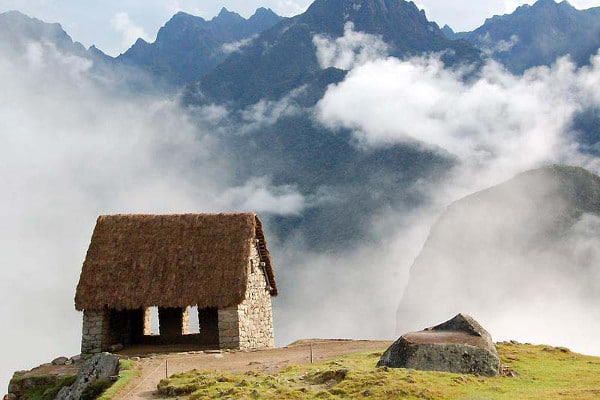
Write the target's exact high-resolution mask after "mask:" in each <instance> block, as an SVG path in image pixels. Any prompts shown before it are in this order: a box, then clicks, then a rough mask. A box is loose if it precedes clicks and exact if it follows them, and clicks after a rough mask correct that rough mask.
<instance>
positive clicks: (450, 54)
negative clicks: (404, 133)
mask: <svg viewBox="0 0 600 400" xmlns="http://www.w3.org/2000/svg"><path fill="white" fill-rule="evenodd" d="M348 22H352V23H353V26H354V30H355V31H359V32H364V33H368V34H372V35H377V36H380V37H381V38H382V39H383V40H384V41H385V42H386V43H387V44H388V45H389V53H390V55H392V56H396V57H406V56H410V55H417V54H423V53H427V52H445V53H444V54H445V55H444V58H445V60H446V61H448V62H461V61H465V62H473V61H477V60H479V57H480V54H479V52H478V51H477V50H476V49H475V48H473V47H472V46H471V45H470V44H468V43H467V42H465V41H452V40H449V39H448V38H446V37H445V36H444V34H443V33H442V32H441V30H440V29H439V27H438V26H437V25H436V24H435V23H433V22H429V21H428V20H427V18H426V16H425V13H424V12H422V11H419V9H418V8H417V7H416V6H415V4H414V3H412V2H406V1H404V0H317V1H315V2H314V3H313V4H312V5H311V6H310V7H309V8H308V10H307V11H306V12H305V13H304V14H301V15H298V16H296V17H293V18H290V19H288V20H285V21H282V22H280V23H279V24H277V25H276V26H274V27H273V28H271V29H270V30H268V31H266V32H264V33H263V34H262V35H260V36H259V37H258V38H257V39H256V40H255V41H254V42H253V43H252V44H251V45H249V46H247V47H246V48H244V49H243V50H242V51H241V52H239V53H236V54H233V55H232V56H230V57H229V58H228V59H227V60H225V61H224V62H223V64H221V65H219V66H218V67H217V68H216V69H215V70H214V71H212V72H211V73H209V74H207V75H206V76H205V77H204V78H202V79H201V80H200V81H199V82H198V83H196V84H194V85H192V86H190V87H189V90H188V93H187V97H186V99H187V102H188V103H192V104H199V103H200V104H201V103H207V102H216V103H227V104H231V105H234V106H236V107H244V106H248V105H250V104H254V103H256V102H258V101H259V100H261V99H270V100H273V99H278V98H280V97H282V96H283V95H285V94H287V93H289V92H290V91H291V90H293V89H295V88H298V87H300V86H302V85H306V84H309V85H311V84H313V85H314V83H315V82H322V83H321V84H316V85H314V86H315V88H314V89H315V90H316V91H319V89H322V88H323V87H325V86H326V85H327V84H329V83H332V82H338V81H340V80H341V79H343V77H344V76H345V74H344V73H343V72H340V71H339V70H337V71H336V70H335V69H333V68H330V69H326V70H323V69H322V68H321V66H320V65H319V62H318V59H317V55H316V48H315V45H314V44H313V38H314V36H315V35H322V36H325V37H329V38H332V39H335V38H339V37H341V36H343V35H344V27H345V26H346V24H347V23H348Z"/></svg>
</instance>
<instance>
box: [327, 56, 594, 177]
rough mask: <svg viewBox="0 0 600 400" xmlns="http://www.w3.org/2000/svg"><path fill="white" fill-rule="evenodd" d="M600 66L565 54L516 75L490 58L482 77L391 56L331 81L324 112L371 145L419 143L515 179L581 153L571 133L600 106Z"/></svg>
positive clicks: (334, 123)
mask: <svg viewBox="0 0 600 400" xmlns="http://www.w3.org/2000/svg"><path fill="white" fill-rule="evenodd" d="M599 67H600V57H596V59H595V61H594V65H593V66H591V67H589V68H583V69H581V70H576V68H575V66H574V65H573V63H571V62H570V61H569V60H568V59H561V60H559V61H558V62H557V64H556V65H555V66H553V67H552V68H546V67H541V68H537V69H532V70H529V71H527V72H526V73H525V74H524V76H523V77H515V76H513V75H511V74H510V73H508V72H507V71H505V70H504V69H503V68H502V67H500V66H499V65H498V64H495V63H489V64H488V65H487V66H485V68H484V69H483V70H482V72H481V77H480V78H479V79H476V80H465V79H464V77H463V75H462V73H461V72H460V71H451V70H448V69H445V68H444V65H443V63H442V62H441V61H439V59H437V58H418V59H412V60H410V61H400V60H397V59H394V58H389V59H385V60H379V61H375V62H370V63H367V64H365V65H363V66H361V67H358V68H356V69H354V70H353V71H351V72H350V73H349V74H348V76H347V78H346V79H345V81H344V82H342V83H340V84H338V85H335V86H332V87H330V88H329V90H328V91H327V93H326V95H325V97H324V98H323V99H322V100H321V102H320V103H319V105H318V108H317V109H318V116H319V118H320V120H321V121H322V122H324V123H325V124H327V125H328V126H330V127H345V128H350V129H353V130H354V132H355V136H356V137H357V138H358V139H359V140H360V141H361V142H362V143H363V144H364V145H366V146H381V145H386V144H390V143H398V142H407V141H419V142H423V143H426V144H428V145H432V146H436V147H439V148H442V149H444V150H446V151H448V152H449V153H451V154H453V155H456V156H458V158H459V159H460V160H461V161H462V162H464V163H465V164H467V165H470V166H472V167H473V168H478V169H480V173H482V172H483V171H482V170H481V168H487V167H489V168H490V170H494V171H496V170H502V171H504V172H505V175H504V177H505V178H508V177H510V174H514V173H516V172H519V171H523V170H525V169H527V168H531V167H534V166H537V165H540V164H543V163H547V162H551V161H560V160H561V159H568V158H571V157H574V155H575V154H576V148H574V144H573V143H572V142H571V141H570V139H569V136H568V135H567V133H568V132H567V131H568V129H569V126H570V124H571V122H572V119H573V116H574V114H575V113H576V112H577V111H579V110H581V109H582V108H583V107H584V106H585V105H590V104H593V105H597V104H600V103H598V99H597V98H596V97H597V95H595V93H596V91H595V90H594V87H595V85H596V84H597V82H598V79H600V68H599ZM588 161H589V163H590V165H588V166H591V167H593V165H594V161H593V160H588ZM501 166H502V168H498V167H501Z"/></svg>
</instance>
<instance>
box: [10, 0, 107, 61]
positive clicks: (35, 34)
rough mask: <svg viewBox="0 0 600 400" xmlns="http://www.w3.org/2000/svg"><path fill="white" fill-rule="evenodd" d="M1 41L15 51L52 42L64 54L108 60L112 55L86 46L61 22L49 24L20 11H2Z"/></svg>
mask: <svg viewBox="0 0 600 400" xmlns="http://www.w3.org/2000/svg"><path fill="white" fill-rule="evenodd" d="M0 43H1V44H2V45H4V46H7V47H8V48H10V49H11V50H13V51H17V52H24V51H26V49H27V46H28V45H29V44H31V43H40V44H50V45H52V46H54V47H55V48H56V49H57V50H58V51H60V52H61V53H63V54H71V55H76V56H79V57H84V58H92V59H97V60H106V59H109V58H110V57H109V56H107V55H106V54H104V53H103V52H102V51H100V50H98V49H97V48H96V47H95V46H92V47H90V48H89V49H87V50H86V48H85V47H84V46H83V45H82V44H81V43H79V42H74V41H73V39H71V37H70V36H69V35H68V34H67V32H65V31H64V30H63V28H62V26H61V25H60V24H57V23H54V24H49V23H46V22H44V21H41V20H39V19H37V18H31V17H28V16H27V15H25V14H23V13H21V12H19V11H7V12H4V13H0Z"/></svg>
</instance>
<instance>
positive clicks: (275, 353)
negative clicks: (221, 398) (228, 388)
mask: <svg viewBox="0 0 600 400" xmlns="http://www.w3.org/2000/svg"><path fill="white" fill-rule="evenodd" d="M391 343H392V342H389V341H369V340H306V341H301V342H298V343H295V344H293V345H290V346H287V347H283V348H278V349H270V350H259V351H251V352H222V353H198V354H187V353H178V354H168V355H157V356H153V357H150V358H142V359H141V361H140V362H139V367H140V370H141V372H142V375H141V377H140V378H138V379H136V380H134V381H133V382H131V384H129V385H128V386H127V387H125V388H124V389H123V391H122V392H121V393H122V397H121V396H120V397H119V398H121V399H127V400H133V399H156V398H158V396H157V395H156V385H157V384H158V382H160V380H161V379H163V378H164V377H165V374H166V373H168V374H169V375H172V374H175V373H179V372H184V371H189V370H192V369H208V370H219V371H226V372H233V373H236V372H246V371H250V370H259V371H263V372H267V373H274V372H277V371H279V370H281V369H283V368H285V367H286V366H288V365H292V364H295V365H298V364H307V363H310V348H311V344H312V351H313V359H314V361H315V362H317V361H323V360H327V359H331V358H336V357H340V356H343V355H347V354H352V353H360V352H365V351H377V350H384V349H385V348H387V347H388V346H389V345H390V344H391Z"/></svg>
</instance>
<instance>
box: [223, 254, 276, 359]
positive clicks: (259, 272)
mask: <svg viewBox="0 0 600 400" xmlns="http://www.w3.org/2000/svg"><path fill="white" fill-rule="evenodd" d="M247 268H248V271H247V272H248V286H247V289H246V296H245V299H244V301H243V302H242V303H241V304H239V305H237V306H233V307H228V308H225V309H221V310H219V343H220V346H221V347H222V348H232V349H256V348H269V347H274V345H275V340H274V336H273V310H272V306H271V294H270V288H269V285H268V283H267V278H266V275H265V271H264V266H262V265H261V260H260V255H259V253H258V247H257V246H256V244H254V245H253V246H252V247H251V254H250V260H249V263H248V267H247Z"/></svg>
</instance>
